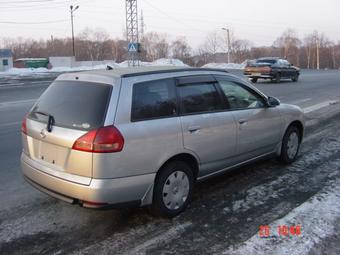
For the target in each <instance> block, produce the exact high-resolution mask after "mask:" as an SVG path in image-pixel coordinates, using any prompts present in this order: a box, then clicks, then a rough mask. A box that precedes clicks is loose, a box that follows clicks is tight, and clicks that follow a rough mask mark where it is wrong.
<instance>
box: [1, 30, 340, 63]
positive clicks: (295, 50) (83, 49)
mask: <svg viewBox="0 0 340 255" xmlns="http://www.w3.org/2000/svg"><path fill="white" fill-rule="evenodd" d="M140 42H141V45H142V46H141V53H140V58H141V60H142V61H154V60H156V59H159V58H177V59H180V60H182V61H183V62H184V63H187V64H189V65H192V66H202V65H204V64H207V63H211V62H226V61H227V54H226V52H227V50H228V43H227V42H228V40H227V38H226V36H225V34H224V33H223V32H219V31H214V32H211V33H210V34H208V35H207V36H206V38H205V40H204V41H203V42H202V44H201V45H200V46H199V47H197V48H196V49H193V48H192V47H191V46H190V45H189V43H188V41H187V39H186V37H184V36H182V37H178V38H176V39H175V40H169V36H168V35H167V34H165V33H158V32H148V33H145V34H144V35H141V36H140ZM75 45H76V58H77V60H92V61H95V60H114V61H116V62H122V61H125V60H126V59H127V42H126V40H124V39H121V38H116V39H113V38H111V37H110V36H109V34H108V33H106V32H105V31H104V30H100V29H95V30H94V29H90V28H86V29H85V30H83V31H82V32H81V33H80V34H78V35H77V36H76V39H75ZM1 47H2V48H9V49H11V50H12V52H13V54H14V58H15V59H17V58H28V57H35V58H36V57H44V58H47V57H50V56H72V40H71V39H70V38H53V37H51V38H50V39H47V40H42V39H41V40H34V39H27V38H15V39H13V38H3V39H2V41H1ZM229 51H230V58H231V62H233V63H242V62H244V61H246V60H249V59H256V58H258V57H281V58H286V59H287V60H288V61H290V62H291V63H293V64H294V65H296V66H299V67H301V68H312V69H316V68H318V67H319V68H329V69H338V68H340V41H339V42H337V43H335V42H332V41H331V40H329V39H328V38H327V37H326V36H325V35H324V34H323V33H320V32H318V31H314V32H313V33H311V34H307V35H305V36H304V37H303V38H300V37H298V35H297V33H296V32H295V31H294V30H292V29H287V30H286V31H284V32H283V33H282V35H281V36H280V37H278V38H277V39H276V40H275V41H274V42H273V44H272V45H271V46H265V47H258V46H254V44H253V43H252V42H251V41H249V40H245V39H239V38H236V37H235V36H234V35H233V33H232V31H231V33H230V46H229Z"/></svg>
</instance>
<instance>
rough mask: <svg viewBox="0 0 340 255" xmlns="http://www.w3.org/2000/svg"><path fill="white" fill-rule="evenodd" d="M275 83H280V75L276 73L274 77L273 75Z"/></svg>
mask: <svg viewBox="0 0 340 255" xmlns="http://www.w3.org/2000/svg"><path fill="white" fill-rule="evenodd" d="M275 82H276V83H280V82H281V74H280V73H276V75H275Z"/></svg>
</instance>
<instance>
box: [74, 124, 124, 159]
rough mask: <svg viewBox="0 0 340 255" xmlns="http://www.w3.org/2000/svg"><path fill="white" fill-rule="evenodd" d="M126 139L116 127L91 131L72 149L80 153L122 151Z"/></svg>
mask: <svg viewBox="0 0 340 255" xmlns="http://www.w3.org/2000/svg"><path fill="white" fill-rule="evenodd" d="M123 147H124V138H123V136H122V134H121V133H120V132H119V130H118V129H117V128H116V127H114V126H107V127H102V128H99V129H96V130H91V131H89V132H87V133H86V134H85V135H83V136H81V137H79V138H78V139H77V141H75V142H74V144H73V147H72V149H73V150H78V151H86V152H95V153H109V152H119V151H122V150H123Z"/></svg>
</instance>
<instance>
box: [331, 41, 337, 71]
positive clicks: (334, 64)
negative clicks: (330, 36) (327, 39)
mask: <svg viewBox="0 0 340 255" xmlns="http://www.w3.org/2000/svg"><path fill="white" fill-rule="evenodd" d="M334 47H335V46H334V45H332V53H331V54H332V62H333V69H335V68H336V61H335V49H334Z"/></svg>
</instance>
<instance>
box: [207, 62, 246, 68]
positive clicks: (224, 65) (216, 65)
mask: <svg viewBox="0 0 340 255" xmlns="http://www.w3.org/2000/svg"><path fill="white" fill-rule="evenodd" d="M245 66H246V63H245V62H243V63H241V64H235V63H209V64H206V65H204V66H202V67H205V68H221V69H244V67H245Z"/></svg>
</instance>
